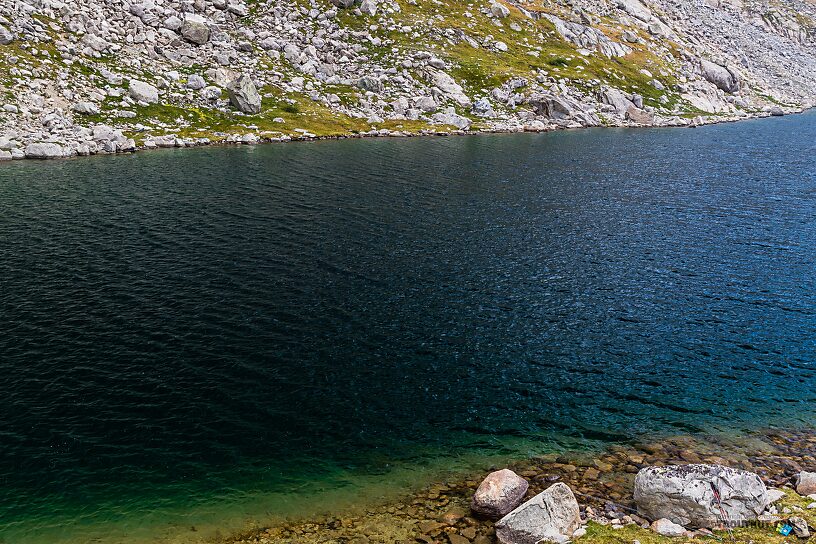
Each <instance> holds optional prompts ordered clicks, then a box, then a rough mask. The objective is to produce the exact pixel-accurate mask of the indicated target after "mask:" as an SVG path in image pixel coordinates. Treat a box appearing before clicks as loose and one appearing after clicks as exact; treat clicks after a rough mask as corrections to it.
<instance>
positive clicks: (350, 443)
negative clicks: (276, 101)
mask: <svg viewBox="0 0 816 544" xmlns="http://www.w3.org/2000/svg"><path fill="white" fill-rule="evenodd" d="M0 327H2V328H1V329H0V332H2V334H0V398H2V399H3V408H2V411H0V452H2V454H0V541H4V542H9V543H11V542H13V543H15V544H25V543H37V544H39V543H43V542H53V541H55V539H59V541H60V542H72V541H73V542H86V541H88V540H90V539H97V541H99V542H103V543H107V542H136V541H139V540H144V541H152V539H156V538H162V539H167V541H173V539H176V538H182V537H179V536H178V534H181V532H182V531H184V530H188V528H189V526H190V525H193V524H200V525H201V526H202V527H205V526H210V527H231V526H233V525H240V524H241V523H246V521H247V519H257V520H263V519H267V518H271V517H275V516H285V515H289V514H293V513H307V512H309V511H310V509H318V508H322V509H331V508H333V507H334V505H336V507H337V508H341V507H343V506H347V505H354V504H359V503H361V502H364V501H366V500H377V497H381V496H383V494H385V493H399V492H401V491H402V490H404V489H407V488H409V487H410V486H411V485H415V484H416V483H417V482H421V481H424V479H425V480H427V478H429V477H431V475H432V474H433V473H435V472H437V471H445V470H460V469H462V468H464V467H467V466H472V465H473V464H474V463H477V464H478V463H481V462H484V460H485V459H489V458H492V457H494V456H524V455H530V454H532V453H535V452H541V451H559V450H561V449H567V448H571V449H576V448H577V449H580V448H587V449H591V448H598V447H603V445H605V444H610V443H616V442H627V441H632V440H637V439H639V438H642V437H643V436H652V435H655V436H658V435H672V434H700V433H712V432H722V433H734V434H739V433H744V432H748V431H750V430H753V429H759V428H763V427H767V426H773V425H782V426H807V425H812V424H813V423H814V421H815V420H816V417H814V416H816V411H814V404H813V403H814V402H815V401H816V390H815V389H814V385H816V373H815V372H814V371H815V370H816V365H814V361H816V115H814V114H805V115H799V116H787V117H784V118H772V119H764V120H755V121H745V122H741V123H736V124H723V125H716V126H708V127H703V128H698V129H694V130H692V129H643V130H636V129H591V130H580V131H571V132H558V133H548V134H514V135H484V136H469V137H450V138H413V139H396V138H394V139H368V140H341V141H326V142H318V143H309V144H305V143H304V144H285V145H284V144H281V145H268V146H259V147H233V148H206V149H196V150H166V151H156V152H150V153H142V154H137V155H134V156H108V157H95V158H90V159H82V160H71V161H60V162H47V163H43V162H30V161H23V162H15V163H7V164H0ZM186 538H190V536H189V534H187V537H186ZM3 539H4V540H3Z"/></svg>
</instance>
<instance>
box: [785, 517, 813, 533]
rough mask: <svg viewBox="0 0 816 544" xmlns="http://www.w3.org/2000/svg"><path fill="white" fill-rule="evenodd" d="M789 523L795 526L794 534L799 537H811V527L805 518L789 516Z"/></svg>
mask: <svg viewBox="0 0 816 544" xmlns="http://www.w3.org/2000/svg"><path fill="white" fill-rule="evenodd" d="M788 523H789V524H790V526H791V527H793V534H795V535H796V536H797V537H798V538H810V529H809V528H808V524H807V521H805V519H804V518H800V517H799V516H793V517H789V518H788Z"/></svg>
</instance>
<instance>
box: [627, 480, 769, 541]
mask: <svg viewBox="0 0 816 544" xmlns="http://www.w3.org/2000/svg"><path fill="white" fill-rule="evenodd" d="M718 496H719V499H718ZM634 498H635V503H636V504H637V507H638V512H639V513H640V514H641V515H642V516H644V517H646V518H648V519H652V520H658V519H661V518H666V519H669V520H671V521H672V522H674V523H677V524H679V525H682V526H684V527H690V528H703V527H708V528H710V527H716V526H717V525H719V524H720V523H722V521H723V520H722V514H721V510H720V508H722V513H724V516H725V518H726V520H728V521H734V522H742V521H746V520H754V519H757V516H758V515H760V514H761V513H762V512H763V511H764V510H765V507H766V506H767V505H768V493H767V490H766V488H765V484H764V483H762V480H760V479H759V476H757V475H756V474H754V473H752V472H748V471H745V470H738V469H733V468H728V467H724V466H721V465H703V464H694V465H682V466H669V467H648V468H644V469H641V470H640V472H638V474H637V476H636V477H635V491H634Z"/></svg>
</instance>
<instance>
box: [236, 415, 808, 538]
mask: <svg viewBox="0 0 816 544" xmlns="http://www.w3.org/2000/svg"><path fill="white" fill-rule="evenodd" d="M814 468H816V433H814V432H813V431H810V430H808V431H797V432H777V431H773V432H768V433H764V434H761V435H757V436H755V437H751V438H750V439H748V440H741V441H739V442H734V441H731V440H723V439H721V438H715V437H694V438H693V437H677V438H673V439H667V440H663V441H660V442H655V443H649V444H638V445H632V446H612V447H610V448H609V449H608V450H606V451H604V452H601V453H598V454H595V455H590V454H587V453H574V454H563V455H555V454H553V455H548V456H543V457H537V458H533V459H528V460H524V461H519V462H516V463H513V464H511V465H509V466H507V467H491V468H490V469H489V470H488V471H486V473H482V474H481V475H478V474H474V475H473V477H471V478H456V479H453V480H451V481H446V482H439V483H437V484H434V485H431V486H430V487H428V488H426V489H424V490H423V491H421V492H418V493H416V494H413V495H410V496H408V497H406V498H404V499H402V500H399V501H397V502H392V503H389V504H384V505H381V506H377V507H370V508H368V509H367V510H366V511H364V512H354V513H348V514H346V515H336V514H334V515H326V516H324V517H316V518H311V519H306V520H295V521H291V522H288V523H282V524H279V525H276V526H272V527H265V528H258V529H253V530H251V531H248V532H247V533H245V534H242V535H234V536H232V537H229V538H225V539H223V542H230V543H233V544H238V543H242V544H248V543H264V544H266V543H275V544H278V543H280V544H294V543H304V544H306V543H309V544H311V543H349V544H351V543H353V544H368V543H374V542H378V543H379V542H389V543H391V542H393V543H400V544H408V543H425V544H437V543H438V544H448V543H450V544H468V543H471V544H491V543H496V542H498V543H500V544H528V543H534V542H567V541H574V542H585V543H587V544H590V543H591V544H596V543H601V542H616V543H624V542H628V543H633V542H639V543H643V544H659V543H669V542H688V541H695V540H712V541H714V540H730V541H735V542H746V543H747V542H753V543H754V544H760V543H764V542H768V543H770V542H774V543H776V542H778V543H780V544H781V543H782V542H792V539H793V540H799V539H802V540H803V539H806V538H808V537H809V536H810V534H811V531H812V529H811V527H812V526H813V525H814V524H816V495H814V493H816V474H814V473H813V472H811V471H812V470H813V469H814ZM783 533H787V534H783Z"/></svg>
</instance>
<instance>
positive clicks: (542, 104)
mask: <svg viewBox="0 0 816 544" xmlns="http://www.w3.org/2000/svg"><path fill="white" fill-rule="evenodd" d="M528 102H529V104H530V105H531V106H532V107H533V110H534V111H535V112H536V114H537V115H543V116H544V117H548V118H550V119H569V118H570V117H572V116H573V115H574V113H575V111H574V108H573V107H572V105H571V104H570V102H569V101H568V100H567V99H566V98H565V97H563V96H556V95H553V94H550V93H537V94H534V95H532V96H531V97H530V98H529V100H528Z"/></svg>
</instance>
